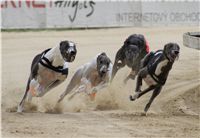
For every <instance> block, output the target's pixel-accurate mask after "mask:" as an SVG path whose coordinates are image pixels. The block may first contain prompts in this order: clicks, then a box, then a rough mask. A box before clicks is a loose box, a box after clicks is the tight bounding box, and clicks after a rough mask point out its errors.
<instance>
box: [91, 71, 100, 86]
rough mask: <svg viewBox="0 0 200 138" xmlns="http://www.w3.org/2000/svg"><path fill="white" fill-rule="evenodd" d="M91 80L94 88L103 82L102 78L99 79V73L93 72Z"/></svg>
mask: <svg viewBox="0 0 200 138" xmlns="http://www.w3.org/2000/svg"><path fill="white" fill-rule="evenodd" d="M90 80H91V83H92V86H93V87H94V86H97V85H98V84H99V83H101V82H102V78H100V77H99V75H98V72H92V73H91V75H90Z"/></svg>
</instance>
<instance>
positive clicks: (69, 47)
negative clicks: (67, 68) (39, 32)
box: [60, 41, 77, 62]
mask: <svg viewBox="0 0 200 138" xmlns="http://www.w3.org/2000/svg"><path fill="white" fill-rule="evenodd" d="M60 53H61V55H62V57H63V59H64V60H65V61H66V62H73V61H74V59H75V57H76V53H77V50H76V45H75V44H74V43H73V42H70V41H61V42H60Z"/></svg>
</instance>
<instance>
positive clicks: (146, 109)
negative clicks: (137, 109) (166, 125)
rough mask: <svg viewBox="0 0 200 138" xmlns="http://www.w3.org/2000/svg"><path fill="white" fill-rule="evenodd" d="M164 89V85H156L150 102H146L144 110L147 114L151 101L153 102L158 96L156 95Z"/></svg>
mask: <svg viewBox="0 0 200 138" xmlns="http://www.w3.org/2000/svg"><path fill="white" fill-rule="evenodd" d="M161 89H162V86H159V87H156V88H155V90H154V91H153V94H152V96H151V98H150V100H149V102H148V103H147V104H146V106H145V108H144V112H145V114H146V113H147V111H148V110H149V108H150V106H151V103H152V102H153V100H154V99H155V98H156V96H158V94H159V93H160V91H161Z"/></svg>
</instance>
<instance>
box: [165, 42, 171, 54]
mask: <svg viewBox="0 0 200 138" xmlns="http://www.w3.org/2000/svg"><path fill="white" fill-rule="evenodd" d="M171 45H172V43H167V44H165V46H164V49H163V51H164V52H167V50H168V49H169V47H170V46H171Z"/></svg>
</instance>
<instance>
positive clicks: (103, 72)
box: [99, 65, 108, 77]
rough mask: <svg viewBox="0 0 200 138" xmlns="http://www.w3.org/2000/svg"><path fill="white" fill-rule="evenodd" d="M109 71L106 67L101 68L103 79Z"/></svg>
mask: <svg viewBox="0 0 200 138" xmlns="http://www.w3.org/2000/svg"><path fill="white" fill-rule="evenodd" d="M107 71H108V68H107V67H106V66H105V65H104V66H102V67H101V68H100V71H99V72H100V76H101V77H103V76H104V75H105V74H106V73H107Z"/></svg>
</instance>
